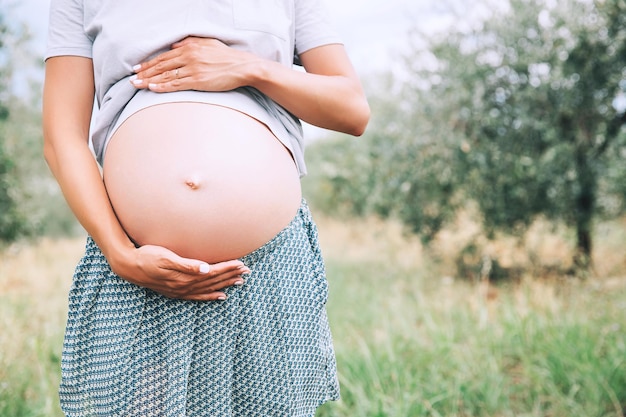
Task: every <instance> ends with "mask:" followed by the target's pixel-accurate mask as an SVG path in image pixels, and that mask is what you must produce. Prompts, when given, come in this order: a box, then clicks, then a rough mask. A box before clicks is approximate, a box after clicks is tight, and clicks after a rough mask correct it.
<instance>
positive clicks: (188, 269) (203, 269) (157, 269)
mask: <svg viewBox="0 0 626 417" xmlns="http://www.w3.org/2000/svg"><path fill="white" fill-rule="evenodd" d="M110 263H111V267H112V268H113V270H114V271H115V272H116V273H117V274H118V275H120V276H121V277H123V278H124V279H126V280H127V281H129V282H132V283H134V284H136V285H139V286H142V287H145V288H149V289H151V290H153V291H156V292H158V293H159V294H162V295H164V296H166V297H169V298H178V299H184V300H194V301H211V300H225V299H226V294H225V293H223V292H221V291H220V290H222V289H224V288H226V287H230V286H233V285H243V283H244V279H243V277H242V275H245V274H249V273H250V269H248V267H247V266H245V265H244V264H243V262H241V261H238V260H232V261H227V262H220V263H215V264H212V265H209V264H207V263H206V262H202V261H199V260H195V259H188V258H182V257H180V256H178V255H176V254H175V253H174V252H172V251H170V250H168V249H166V248H163V247H161V246H152V245H145V246H142V247H140V248H137V249H133V250H132V252H131V254H130V256H129V259H127V260H126V261H123V262H121V263H116V262H114V261H113V260H110Z"/></svg>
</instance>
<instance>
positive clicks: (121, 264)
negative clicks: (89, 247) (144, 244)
mask: <svg viewBox="0 0 626 417" xmlns="http://www.w3.org/2000/svg"><path fill="white" fill-rule="evenodd" d="M107 242H108V243H107V244H106V245H104V246H100V250H101V251H102V254H103V255H104V257H105V258H106V260H107V262H108V264H109V266H110V267H111V270H112V271H113V272H114V273H115V274H117V275H119V276H120V277H122V278H124V279H127V277H129V276H132V275H133V274H132V273H131V272H130V271H131V270H132V269H133V267H134V266H135V264H136V262H135V251H136V249H137V248H136V247H135V245H134V244H133V242H131V240H130V239H129V238H128V237H127V236H126V235H124V238H123V239H117V240H113V239H111V240H108V241H107Z"/></svg>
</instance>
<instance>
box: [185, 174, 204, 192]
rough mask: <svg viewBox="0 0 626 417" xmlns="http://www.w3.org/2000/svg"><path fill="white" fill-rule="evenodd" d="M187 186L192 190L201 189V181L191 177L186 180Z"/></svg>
mask: <svg viewBox="0 0 626 417" xmlns="http://www.w3.org/2000/svg"><path fill="white" fill-rule="evenodd" d="M185 185H186V186H187V187H189V188H191V189H192V190H197V189H198V188H200V185H201V184H200V179H199V178H198V177H195V176H193V177H189V178H187V179H186V180H185Z"/></svg>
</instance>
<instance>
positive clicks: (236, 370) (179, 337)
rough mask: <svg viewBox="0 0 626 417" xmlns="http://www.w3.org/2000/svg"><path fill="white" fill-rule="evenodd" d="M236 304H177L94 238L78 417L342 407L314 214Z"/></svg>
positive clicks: (261, 267) (256, 267)
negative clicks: (128, 277)
mask: <svg viewBox="0 0 626 417" xmlns="http://www.w3.org/2000/svg"><path fill="white" fill-rule="evenodd" d="M242 261H243V262H244V263H245V264H246V265H247V266H248V267H249V268H250V270H251V273H250V275H248V276H246V283H245V284H244V285H243V286H241V287H231V288H227V289H226V290H225V292H226V293H227V295H228V298H227V300H226V301H210V302H194V301H183V300H175V299H169V298H165V297H163V296H161V295H159V294H157V293H155V292H153V291H151V290H148V289H145V288H142V287H138V286H136V285H134V284H131V283H129V282H127V281H125V280H123V279H121V278H119V277H118V276H117V275H115V274H114V273H113V272H112V271H111V269H110V268H109V265H108V264H107V261H106V259H105V258H104V256H103V255H102V253H101V252H100V249H99V248H98V247H97V246H96V245H95V243H94V242H93V240H92V239H91V238H88V240H87V249H86V253H85V255H84V257H83V258H82V259H81V261H80V263H79V264H78V266H77V268H76V273H75V275H74V281H73V285H72V288H71V290H70V294H69V317H68V323H67V329H66V334H65V343H64V347H63V360H62V380H61V387H60V400H61V406H62V408H63V410H64V412H65V413H66V415H67V416H77V417H78V416H80V417H86V416H107V417H118V416H119V417H157V416H158V417H166V416H167V417H183V416H189V417H195V416H211V417H230V416H232V417H234V416H242V417H243V416H245V417H254V416H258V417H270V416H276V417H292V416H302V417H311V416H313V415H314V414H315V410H316V408H317V407H318V406H319V405H321V404H322V403H323V402H325V401H328V400H335V399H337V398H338V396H339V386H338V382H337V372H336V364H335V356H334V351H333V346H332V340H331V335H330V330H329V326H328V320H327V317H326V310H325V304H326V299H327V294H328V285H327V282H326V276H325V271H324V265H323V261H322V257H321V253H320V250H319V245H318V238H317V229H316V226H315V224H314V223H313V221H312V219H311V215H310V212H309V210H308V207H307V206H306V203H305V202H303V203H302V206H301V207H300V210H299V211H298V214H297V215H296V217H295V218H294V219H293V220H292V221H291V223H290V224H289V225H288V226H287V227H286V228H285V229H283V230H282V231H281V232H280V233H279V234H278V235H276V236H275V237H274V238H273V239H272V240H271V241H270V242H268V243H267V244H265V245H264V246H262V247H261V248H259V249H258V250H256V251H254V252H252V253H251V254H249V255H247V256H245V257H244V258H242Z"/></svg>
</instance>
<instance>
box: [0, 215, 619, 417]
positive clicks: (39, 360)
mask: <svg viewBox="0 0 626 417" xmlns="http://www.w3.org/2000/svg"><path fill="white" fill-rule="evenodd" d="M350 226H354V225H352V224H351V225H350ZM350 226H347V225H345V224H343V223H342V222H338V221H330V220H323V221H320V233H321V238H322V245H323V248H324V251H325V256H326V259H327V266H328V276H329V282H330V288H331V296H330V299H329V305H328V310H329V316H330V319H331V326H332V330H333V335H334V339H335V345H336V351H337V358H338V368H339V374H340V382H341V389H342V400H341V401H339V402H336V403H329V404H327V405H325V406H323V407H322V408H321V409H320V410H319V413H318V416H319V417H330V416H333V417H339V416H342V417H344V416H345V417H361V416H363V417H382V416H398V417H400V416H402V417H405V416H406V417H419V416H450V417H452V416H498V417H504V416H520V417H521V416H529V417H530V416H537V417H539V416H550V417H561V416H562V417H601V416H602V417H609V416H623V415H624V412H625V410H626V273H625V272H626V257H625V255H624V254H623V252H624V250H623V248H624V247H626V237H625V236H626V231H625V230H624V228H623V226H624V224H623V222H622V223H620V224H618V226H619V227H614V226H612V227H607V228H606V229H602V228H600V229H599V233H606V236H604V238H603V239H602V240H601V242H602V243H599V245H598V247H597V249H596V252H597V253H596V263H597V264H599V267H598V269H599V270H600V272H601V273H599V275H600V276H599V277H597V278H591V279H588V280H586V281H579V280H573V279H565V278H561V279H559V278H537V277H529V276H525V277H523V278H522V279H521V280H518V281H516V282H514V283H513V282H511V283H506V284H499V285H497V286H494V285H490V284H489V283H488V282H485V281H480V280H479V281H476V282H471V281H468V280H459V279H455V278H454V276H453V275H451V273H450V271H449V270H448V269H446V262H445V259H443V262H442V260H441V259H439V261H440V262H438V263H437V264H435V263H434V262H432V261H431V260H430V255H429V253H428V252H426V251H425V250H423V249H422V248H421V246H420V245H419V243H417V242H415V241H412V240H408V239H404V238H402V236H401V234H400V233H399V232H398V230H396V228H394V227H391V226H390V225H388V224H381V223H377V222H368V223H363V224H359V225H358V226H359V228H354V227H350ZM359 230H360V231H359ZM445 239H448V240H447V243H446V241H445ZM457 240H458V238H454V237H452V236H447V237H445V236H444V242H439V243H438V245H440V246H439V251H438V253H439V255H441V254H445V253H446V247H448V248H451V247H452V246H454V245H455V244H457ZM538 240H539V241H541V242H544V243H545V242H550V240H549V237H548V236H546V237H545V238H542V239H538ZM82 245H83V242H82V240H81V239H72V240H61V241H50V240H42V241H40V242H39V243H38V244H37V245H34V246H31V247H17V246H16V247H13V248H10V249H8V250H6V251H5V252H4V253H2V254H0V416H2V417H4V416H6V417H21V416H33V417H34V416H41V417H44V416H45V417H55V416H62V413H61V411H60V410H59V407H58V404H57V396H56V390H57V386H58V379H59V365H60V363H59V362H60V352H61V343H62V337H63V326H64V319H65V317H64V316H65V309H66V305H65V304H66V293H67V290H68V288H69V285H70V276H71V274H72V272H73V268H74V265H75V263H76V261H77V260H78V257H79V256H80V255H81V251H82ZM446 245H447V246H446ZM505 246H506V245H504V244H502V245H501V246H500V247H498V248H496V249H497V250H499V251H501V252H502V251H505V250H506V249H505ZM555 247H559V246H558V245H557V244H556V243H554V241H553V243H552V244H550V245H549V248H552V249H553V250H554V248H555ZM549 248H546V249H545V250H544V252H547V251H548V249H549ZM449 250H450V251H451V250H452V249H449ZM554 256H563V254H562V253H560V254H556V255H554ZM444 258H445V257H444Z"/></svg>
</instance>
